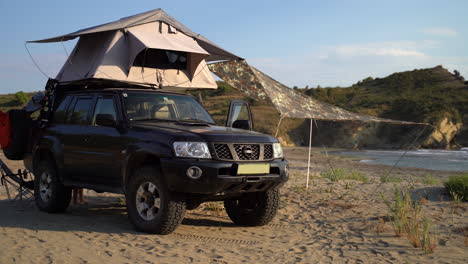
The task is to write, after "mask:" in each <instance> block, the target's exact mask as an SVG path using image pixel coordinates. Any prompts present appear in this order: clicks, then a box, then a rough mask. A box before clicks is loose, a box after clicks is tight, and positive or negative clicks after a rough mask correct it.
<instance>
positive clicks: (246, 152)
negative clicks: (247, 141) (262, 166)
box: [242, 146, 253, 157]
mask: <svg viewBox="0 0 468 264" xmlns="http://www.w3.org/2000/svg"><path fill="white" fill-rule="evenodd" d="M242 151H243V152H244V155H245V156H247V157H251V156H252V154H253V150H252V148H251V147H250V146H245V147H244V148H243V149H242Z"/></svg>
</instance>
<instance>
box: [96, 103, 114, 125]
mask: <svg viewBox="0 0 468 264" xmlns="http://www.w3.org/2000/svg"><path fill="white" fill-rule="evenodd" d="M99 114H106V115H112V117H113V118H114V120H117V112H116V110H115V104H114V100H113V99H112V97H100V98H98V99H97V103H96V110H95V111H94V115H93V125H95V124H96V116H97V115H99Z"/></svg>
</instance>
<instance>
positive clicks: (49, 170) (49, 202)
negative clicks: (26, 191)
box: [34, 160, 71, 213]
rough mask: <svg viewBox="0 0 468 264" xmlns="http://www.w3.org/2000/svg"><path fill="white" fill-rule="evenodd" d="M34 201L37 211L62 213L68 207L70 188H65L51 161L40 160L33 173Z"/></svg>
mask: <svg viewBox="0 0 468 264" xmlns="http://www.w3.org/2000/svg"><path fill="white" fill-rule="evenodd" d="M34 176H35V177H34V200H35V201H36V206H37V207H38V208H39V210H41V211H44V212H48V213H58V212H63V211H65V210H66V209H67V207H68V206H69V205H70V200H71V188H69V187H65V186H64V185H63V184H62V183H61V182H60V179H59V177H58V176H57V172H56V170H55V166H54V164H53V163H52V162H51V161H48V160H42V161H40V162H39V164H38V166H37V168H36V169H35V172H34Z"/></svg>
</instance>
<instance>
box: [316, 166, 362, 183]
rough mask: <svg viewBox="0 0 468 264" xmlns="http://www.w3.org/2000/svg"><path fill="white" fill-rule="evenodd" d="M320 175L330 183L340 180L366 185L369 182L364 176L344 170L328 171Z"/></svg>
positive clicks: (357, 172) (353, 171) (354, 171)
mask: <svg viewBox="0 0 468 264" xmlns="http://www.w3.org/2000/svg"><path fill="white" fill-rule="evenodd" d="M321 175H322V177H324V178H327V179H329V180H330V181H332V182H337V181H341V180H353V181H360V182H363V183H367V182H368V181H369V179H368V178H367V176H366V175H364V174H362V173H361V172H360V171H356V170H352V171H350V172H348V171H346V170H345V169H329V170H328V171H326V172H322V173H321Z"/></svg>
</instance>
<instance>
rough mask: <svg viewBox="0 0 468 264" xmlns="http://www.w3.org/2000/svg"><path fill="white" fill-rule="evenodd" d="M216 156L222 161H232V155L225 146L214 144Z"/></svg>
mask: <svg viewBox="0 0 468 264" xmlns="http://www.w3.org/2000/svg"><path fill="white" fill-rule="evenodd" d="M214 149H215V151H216V156H218V158H220V159H224V160H232V154H231V151H230V150H229V147H228V145H227V144H214Z"/></svg>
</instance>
